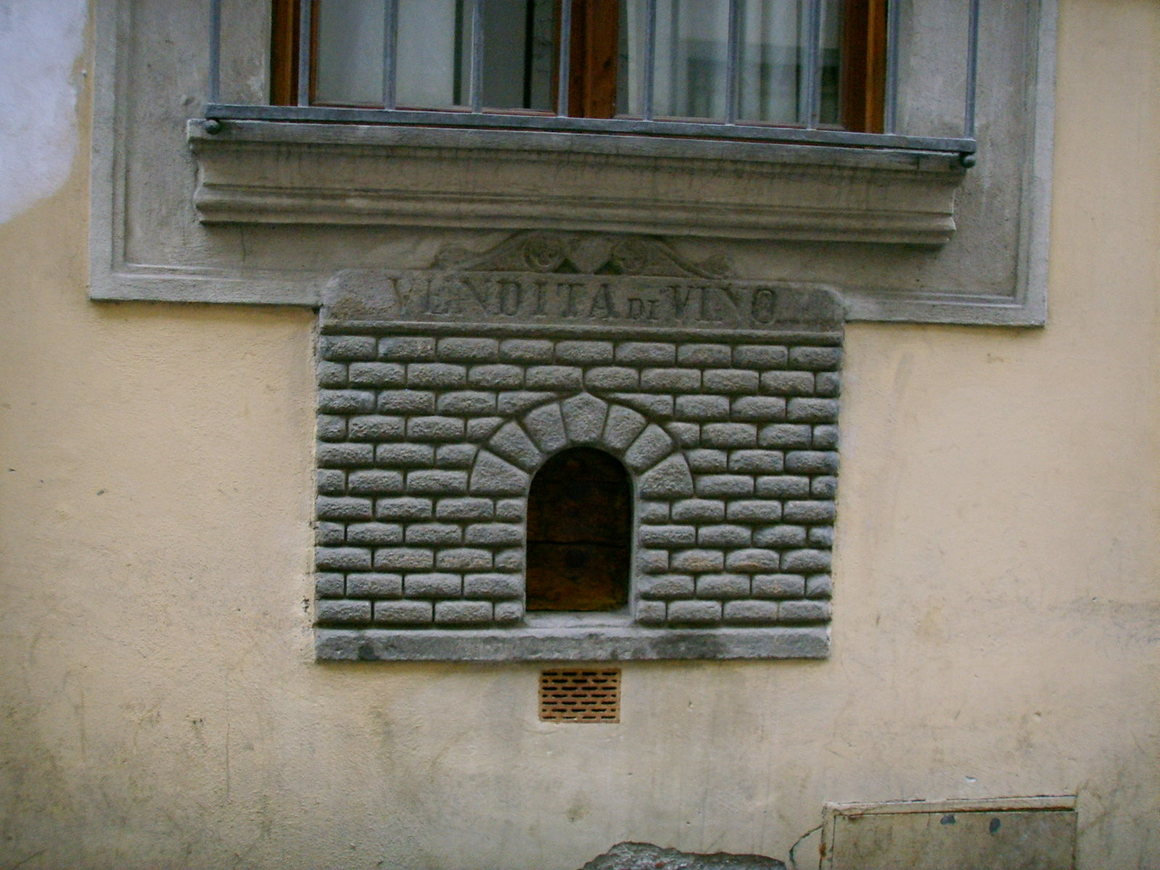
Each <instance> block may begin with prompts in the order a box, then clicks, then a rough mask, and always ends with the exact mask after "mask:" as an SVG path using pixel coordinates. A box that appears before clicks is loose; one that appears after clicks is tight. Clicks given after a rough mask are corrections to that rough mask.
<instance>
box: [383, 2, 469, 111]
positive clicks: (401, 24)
mask: <svg viewBox="0 0 1160 870" xmlns="http://www.w3.org/2000/svg"><path fill="white" fill-rule="evenodd" d="M379 4H380V5H381V4H382V0H379ZM398 4H399V5H398V25H397V26H398V41H397V42H396V53H395V104H396V105H397V106H401V107H409V108H425V109H444V108H449V107H451V106H457V105H464V104H466V103H467V102H468V97H467V76H466V75H465V71H466V69H467V67H466V65H465V58H463V57H462V55H461V50H460V48H461V40H460V39H459V38H458V34H459V32H460V31H461V30H462V25H463V14H464V12H463V9H462V7H463V6H464V5H467V6H469V7H470V4H464V2H463V0H398ZM469 21H470V19H468V22H469ZM468 29H470V27H468ZM468 45H470V43H468Z"/></svg>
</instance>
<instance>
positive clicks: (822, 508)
mask: <svg viewBox="0 0 1160 870" xmlns="http://www.w3.org/2000/svg"><path fill="white" fill-rule="evenodd" d="M836 513H837V510H836V508H835V506H834V503H833V502H832V501H787V502H786V503H785V507H784V509H783V511H782V516H784V517H785V519H786V521H787V522H790V523H832V522H833V521H834V516H835V514H836Z"/></svg>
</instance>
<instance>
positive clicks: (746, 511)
mask: <svg viewBox="0 0 1160 870" xmlns="http://www.w3.org/2000/svg"><path fill="white" fill-rule="evenodd" d="M726 518H727V519H728V520H729V521H730V522H733V523H776V522H777V521H778V520H780V519H781V502H777V501H772V500H766V499H741V500H736V499H735V500H733V501H730V502H729V504H728V506H727V507H726Z"/></svg>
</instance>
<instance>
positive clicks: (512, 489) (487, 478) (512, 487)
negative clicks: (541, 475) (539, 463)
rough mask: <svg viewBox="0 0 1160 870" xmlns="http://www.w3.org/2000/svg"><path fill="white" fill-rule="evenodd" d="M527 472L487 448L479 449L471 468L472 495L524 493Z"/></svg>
mask: <svg viewBox="0 0 1160 870" xmlns="http://www.w3.org/2000/svg"><path fill="white" fill-rule="evenodd" d="M529 481H530V478H529V476H528V474H527V473H526V472H524V471H521V470H520V469H519V468H517V467H516V466H514V465H512V464H511V463H510V462H508V461H507V460H506V459H501V458H500V457H498V456H496V455H495V454H494V453H492V452H490V451H488V450H481V451H480V452H479V457H478V458H477V459H476V460H475V467H474V468H473V469H472V470H471V485H470V490H471V494H472V495H477V496H478V495H524V494H526V493H527V490H528V483H529Z"/></svg>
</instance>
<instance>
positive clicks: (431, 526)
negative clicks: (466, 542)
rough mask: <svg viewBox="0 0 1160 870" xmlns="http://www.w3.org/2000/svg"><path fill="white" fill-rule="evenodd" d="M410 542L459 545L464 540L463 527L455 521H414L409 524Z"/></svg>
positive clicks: (407, 537)
mask: <svg viewBox="0 0 1160 870" xmlns="http://www.w3.org/2000/svg"><path fill="white" fill-rule="evenodd" d="M406 541H407V543H408V544H419V545H423V544H428V545H431V546H447V545H449V544H450V545H454V546H458V545H459V544H461V543H462V542H463V529H461V528H460V527H459V526H458V525H455V524H453V523H413V524H412V525H409V526H407V534H406Z"/></svg>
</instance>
